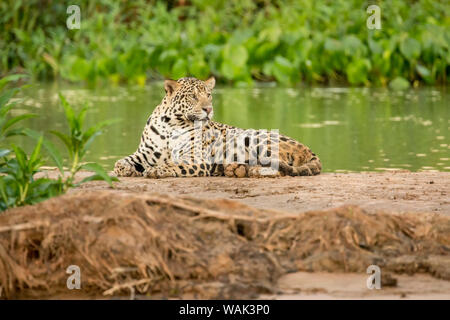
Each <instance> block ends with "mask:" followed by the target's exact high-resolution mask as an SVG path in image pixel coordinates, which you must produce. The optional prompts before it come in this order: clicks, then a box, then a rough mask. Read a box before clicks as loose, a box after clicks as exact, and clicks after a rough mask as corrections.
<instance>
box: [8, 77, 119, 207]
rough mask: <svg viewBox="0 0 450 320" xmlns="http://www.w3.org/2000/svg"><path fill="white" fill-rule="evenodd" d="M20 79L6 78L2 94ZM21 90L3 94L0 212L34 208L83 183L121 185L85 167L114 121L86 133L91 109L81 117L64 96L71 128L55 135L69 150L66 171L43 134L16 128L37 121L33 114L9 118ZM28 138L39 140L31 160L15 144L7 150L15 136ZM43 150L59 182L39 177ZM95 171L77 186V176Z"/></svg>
mask: <svg viewBox="0 0 450 320" xmlns="http://www.w3.org/2000/svg"><path fill="white" fill-rule="evenodd" d="M19 78H20V76H10V77H5V78H3V79H1V80H0V90H2V89H3V88H4V86H5V85H6V84H7V83H8V82H10V81H13V80H17V79H19ZM18 90H19V89H8V90H4V92H2V93H1V94H0V159H1V160H0V211H3V210H6V209H8V208H11V207H17V206H23V205H26V204H33V203H37V202H40V201H43V200H45V199H48V198H51V197H53V196H57V195H60V194H64V193H65V192H66V191H67V190H68V189H69V188H72V187H77V186H79V185H80V184H82V183H85V182H87V181H92V180H103V181H106V182H107V183H108V184H109V185H110V186H111V187H113V185H112V182H113V181H118V179H117V178H116V177H110V176H109V175H108V174H107V172H106V171H105V170H104V169H103V168H102V167H101V166H100V165H98V164H97V163H83V157H84V156H85V155H86V152H87V150H88V148H89V146H90V145H91V143H92V141H93V140H94V139H95V137H97V136H98V135H99V134H101V132H102V129H104V128H105V127H106V126H108V125H110V124H111V123H113V122H114V121H113V120H107V121H103V122H101V123H99V124H97V125H95V126H93V127H91V128H88V129H87V130H83V125H84V119H85V116H86V112H87V106H85V107H83V108H82V109H81V110H80V111H79V112H78V114H76V113H75V111H74V109H73V108H72V107H71V106H70V104H69V103H68V102H67V100H66V99H65V98H64V96H62V95H60V99H61V102H62V106H63V108H64V111H65V115H66V120H67V122H68V124H69V129H70V132H69V133H68V134H65V133H62V132H59V131H51V133H52V134H54V135H55V136H57V137H58V138H59V139H60V140H61V141H62V142H63V143H64V145H65V146H66V149H67V152H68V155H69V160H68V167H69V170H68V172H66V171H65V170H64V166H63V165H64V160H63V157H62V155H61V153H60V152H59V151H58V149H57V148H56V147H55V146H54V145H53V143H52V142H50V140H48V139H46V138H45V137H44V136H43V135H42V134H40V133H38V132H36V131H33V130H31V129H28V128H25V129H23V128H12V127H13V126H14V125H15V124H16V123H18V122H20V121H22V120H24V119H27V118H31V117H34V116H35V115H33V114H24V115H20V116H16V117H12V116H10V115H9V111H10V110H11V108H12V107H13V105H14V104H13V103H10V99H11V98H12V97H13V96H14V94H15V93H16V92H17V91H18ZM19 134H20V135H27V136H29V137H32V138H34V139H36V140H37V144H36V146H35V148H34V150H33V151H32V153H31V155H30V156H27V154H26V153H25V151H24V150H23V149H22V148H20V147H19V146H16V145H14V144H12V145H11V147H10V148H4V147H3V145H4V142H5V140H6V138H8V137H10V136H13V135H19ZM42 146H44V148H45V149H46V150H47V151H48V154H49V155H50V157H51V158H52V160H53V161H54V162H55V164H56V166H57V168H58V170H59V175H58V178H57V179H50V178H48V177H45V176H42V177H38V178H37V177H36V174H37V173H39V172H41V167H42V166H43V165H44V164H45V161H44V160H43V157H42V154H41V149H42ZM82 169H85V170H89V171H93V172H94V174H93V175H91V176H89V177H87V178H85V179H83V180H81V181H80V182H77V183H75V175H76V174H77V172H79V171H80V170H82Z"/></svg>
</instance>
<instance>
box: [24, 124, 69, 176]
mask: <svg viewBox="0 0 450 320" xmlns="http://www.w3.org/2000/svg"><path fill="white" fill-rule="evenodd" d="M24 133H25V134H26V135H27V136H29V137H30V138H33V139H35V140H39V139H40V138H41V137H42V135H41V134H40V133H38V132H36V131H34V130H31V129H28V128H27V129H25V130H24ZM42 144H43V145H44V147H45V149H46V150H47V152H48V153H49V155H50V157H51V158H52V160H53V161H54V162H55V164H56V166H57V167H58V170H59V172H61V174H63V173H64V168H63V158H62V156H61V154H60V153H59V151H58V149H56V147H55V145H54V144H53V143H52V142H51V141H50V140H48V139H46V138H43V141H42Z"/></svg>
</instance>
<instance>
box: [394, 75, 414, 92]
mask: <svg viewBox="0 0 450 320" xmlns="http://www.w3.org/2000/svg"><path fill="white" fill-rule="evenodd" d="M409 86H410V84H409V81H408V80H406V79H405V78H402V77H397V78H395V79H394V80H392V81H391V82H390V83H389V87H390V88H391V89H393V90H406V89H408V88H409Z"/></svg>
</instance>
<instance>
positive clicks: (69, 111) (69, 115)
mask: <svg viewBox="0 0 450 320" xmlns="http://www.w3.org/2000/svg"><path fill="white" fill-rule="evenodd" d="M59 99H60V100H61V104H62V106H63V108H64V112H65V114H66V119H67V122H68V123H69V126H70V128H71V130H74V129H76V127H77V126H76V121H75V112H74V111H73V108H72V107H71V106H70V104H69V103H68V102H67V100H66V98H65V97H64V96H63V95H62V93H59Z"/></svg>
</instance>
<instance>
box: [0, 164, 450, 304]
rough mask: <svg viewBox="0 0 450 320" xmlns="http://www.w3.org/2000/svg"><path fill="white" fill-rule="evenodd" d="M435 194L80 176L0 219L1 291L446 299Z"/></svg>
mask: <svg viewBox="0 0 450 320" xmlns="http://www.w3.org/2000/svg"><path fill="white" fill-rule="evenodd" d="M52 174H53V173H52V172H49V175H50V176H51V175H52ZM88 174H89V173H87V172H82V173H80V175H79V176H78V178H79V179H81V178H83V177H85V176H87V175H88ZM449 191H450V173H442V172H441V173H435V172H421V173H411V172H385V173H348V174H334V173H327V174H322V175H319V176H315V177H297V178H288V177H286V178H278V179H269V178H267V179H229V178H220V177H219V178H189V179H188V178H186V179H161V180H149V179H143V178H121V181H120V182H118V183H116V184H115V188H114V189H110V188H109V187H108V186H107V185H106V184H105V183H104V182H90V183H87V184H85V185H83V186H82V187H81V188H78V189H73V190H71V191H70V192H69V194H67V195H65V196H62V197H58V198H53V199H50V200H48V201H45V202H42V203H40V204H37V205H34V206H28V207H21V208H16V209H12V210H8V211H6V212H5V213H4V214H2V215H0V226H1V227H0V275H1V277H0V292H1V293H2V295H1V297H2V298H5V297H6V298H19V299H29V298H63V299H64V298H80V299H92V298H100V299H103V298H106V299H109V298H119V299H127V298H130V297H131V298H135V299H160V298H179V299H185V298H194V299H196V298H203V299H210V298H219V299H242V298H252V299H255V298H256V299H322V298H331V299H355V298H366V299H372V298H375V299H392V298H394V299H396V298H398V299H404V298H406V299H408V298H409V299H449V298H450V273H449V270H450V259H449V257H448V251H447V250H448V248H449V247H450V241H449V238H448V234H449V232H450V208H449V207H450V202H449V200H448V198H449V197H448V193H449ZM446 248H447V249H446ZM372 264H376V265H379V266H380V268H381V271H382V274H381V284H382V289H381V290H369V289H367V287H366V280H367V277H368V275H367V273H366V269H367V267H368V266H369V265H372ZM68 265H77V266H80V270H81V273H82V284H81V285H82V289H81V290H79V291H78V290H77V291H75V290H68V289H67V288H66V287H65V283H66V279H67V277H68V275H67V274H66V272H65V271H66V268H67V266H68Z"/></svg>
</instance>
